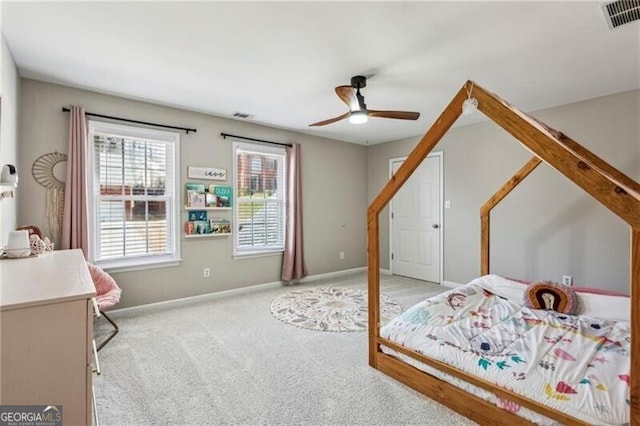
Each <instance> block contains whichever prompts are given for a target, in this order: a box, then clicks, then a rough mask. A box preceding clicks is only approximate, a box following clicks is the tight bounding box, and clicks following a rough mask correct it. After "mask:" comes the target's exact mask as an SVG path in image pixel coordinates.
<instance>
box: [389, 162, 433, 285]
mask: <svg viewBox="0 0 640 426" xmlns="http://www.w3.org/2000/svg"><path fill="white" fill-rule="evenodd" d="M403 161H404V159H398V160H391V163H390V166H391V172H392V173H395V172H396V170H398V168H399V167H400V166H401V165H402V163H403ZM441 167H442V155H441V153H436V154H432V155H430V156H428V157H427V158H425V160H424V161H423V162H422V164H420V167H418V169H417V170H416V171H415V172H413V174H412V175H411V177H410V178H409V180H408V181H407V182H405V184H404V186H403V187H402V188H401V189H400V191H398V193H396V195H395V196H394V197H393V199H392V200H391V226H390V231H391V238H390V241H391V272H392V273H393V274H396V275H403V276H406V277H411V278H417V279H420V280H425V281H431V282H436V283H440V281H441V278H440V275H441V274H440V272H441V271H440V269H441V255H442V251H441V245H442V226H441V220H440V215H441V210H442V209H441V197H440V195H441V194H440V192H441V182H440V180H441Z"/></svg>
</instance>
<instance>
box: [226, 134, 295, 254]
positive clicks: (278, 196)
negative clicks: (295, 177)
mask: <svg viewBox="0 0 640 426" xmlns="http://www.w3.org/2000/svg"><path fill="white" fill-rule="evenodd" d="M233 153H234V164H233V174H234V176H233V179H234V182H235V194H236V202H235V204H234V206H235V207H234V209H235V212H234V214H235V224H236V232H235V234H234V255H236V256H237V255H255V254H261V253H269V252H277V251H283V250H284V226H285V210H284V209H285V205H286V198H285V197H286V192H285V184H284V164H285V161H284V160H285V155H286V151H285V149H284V148H278V147H271V146H264V145H258V144H247V143H242V142H235V143H234V144H233ZM270 163H271V164H273V165H274V167H273V168H268V167H264V168H263V167H262V165H263V164H270ZM257 164H260V168H259V169H258V170H256V168H257V167H256V165H257Z"/></svg>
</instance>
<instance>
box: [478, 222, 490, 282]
mask: <svg viewBox="0 0 640 426" xmlns="http://www.w3.org/2000/svg"><path fill="white" fill-rule="evenodd" d="M490 235H491V219H490V215H489V213H488V212H487V213H484V214H483V213H480V275H487V274H488V273H489V271H490V270H491V269H490V268H489V253H491V251H490V247H489V242H490Z"/></svg>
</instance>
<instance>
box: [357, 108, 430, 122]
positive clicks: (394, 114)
mask: <svg viewBox="0 0 640 426" xmlns="http://www.w3.org/2000/svg"><path fill="white" fill-rule="evenodd" d="M368 112H369V114H368V115H369V117H382V118H397V119H398V120H417V119H418V118H419V117H420V113H419V112H412V111H376V110H374V109H370V110H369V111H368Z"/></svg>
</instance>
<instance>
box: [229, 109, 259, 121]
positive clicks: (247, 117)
mask: <svg viewBox="0 0 640 426" xmlns="http://www.w3.org/2000/svg"><path fill="white" fill-rule="evenodd" d="M231 116H232V117H235V118H242V119H243V120H253V119H254V118H255V115H251V114H247V113H246V112H237V111H236V112H234V113H233V114H231Z"/></svg>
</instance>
